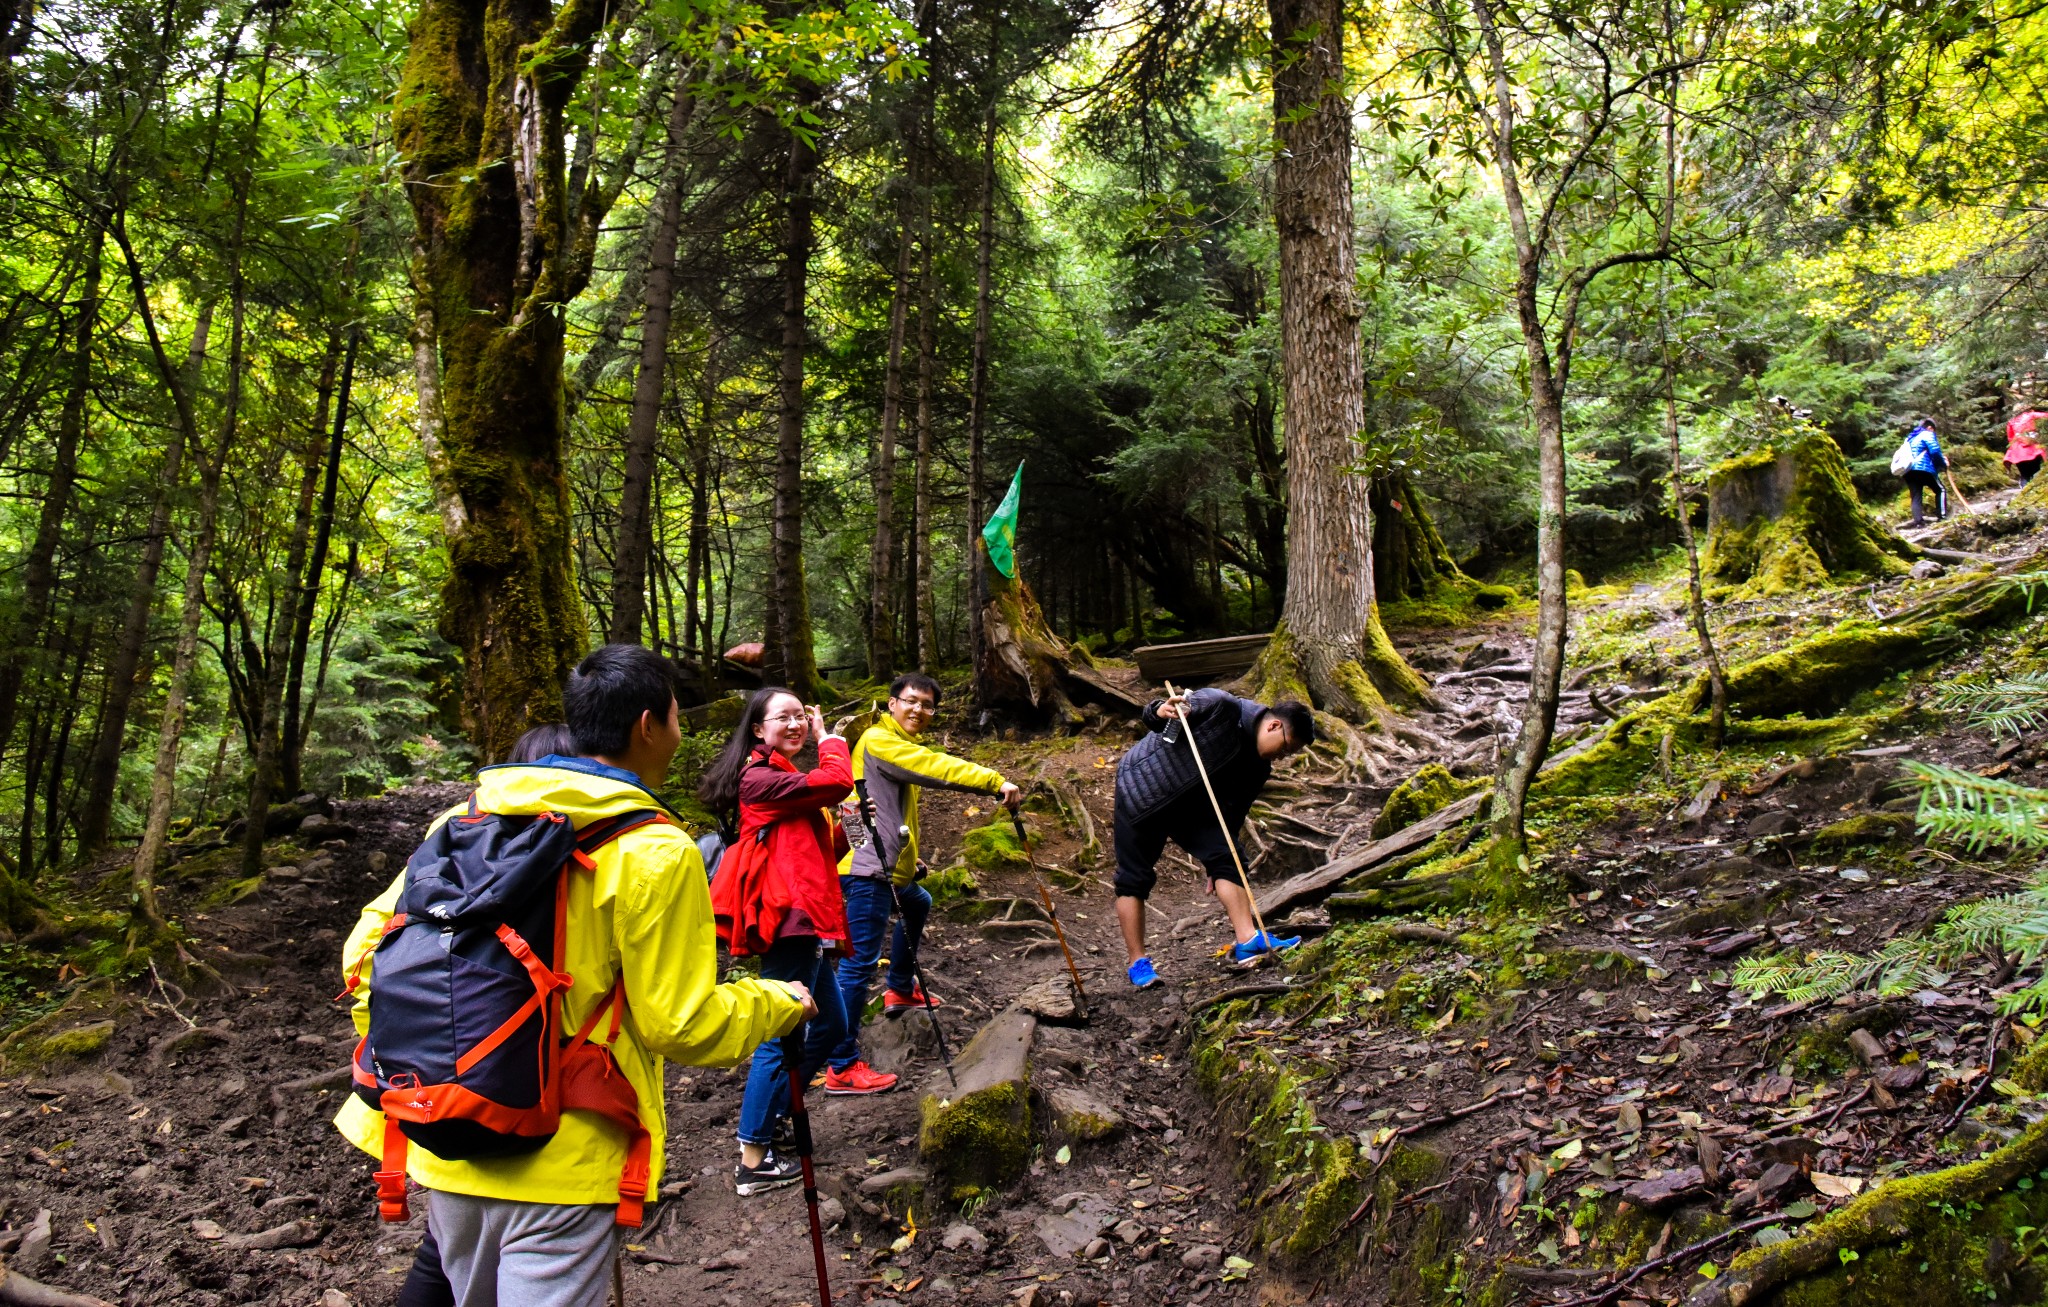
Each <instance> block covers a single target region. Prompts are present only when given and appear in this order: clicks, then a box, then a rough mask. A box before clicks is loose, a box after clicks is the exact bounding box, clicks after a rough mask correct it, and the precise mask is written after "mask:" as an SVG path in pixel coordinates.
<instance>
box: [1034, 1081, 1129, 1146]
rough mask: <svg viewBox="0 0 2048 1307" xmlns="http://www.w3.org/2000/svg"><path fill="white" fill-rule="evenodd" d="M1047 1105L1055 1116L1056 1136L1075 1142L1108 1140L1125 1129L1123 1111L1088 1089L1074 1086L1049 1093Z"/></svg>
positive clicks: (1053, 1123)
mask: <svg viewBox="0 0 2048 1307" xmlns="http://www.w3.org/2000/svg"><path fill="white" fill-rule="evenodd" d="M1045 1106H1046V1109H1047V1110H1048V1111H1049V1112H1050V1113H1051V1114H1052V1129H1053V1133H1054V1134H1055V1135H1056V1136H1058V1137H1059V1138H1061V1139H1066V1140H1069V1141H1071V1142H1073V1143H1077V1144H1087V1143H1094V1142H1095V1141H1096V1140H1098V1139H1108V1138H1110V1137H1111V1136H1113V1135H1116V1134H1118V1133H1121V1132H1122V1130H1123V1128H1124V1118H1123V1114H1122V1113H1121V1112H1118V1111H1117V1110H1116V1109H1115V1108H1114V1107H1111V1106H1110V1105H1109V1104H1108V1103H1105V1102H1103V1101H1102V1100H1101V1099H1099V1098H1097V1097H1095V1095H1093V1094H1091V1093H1089V1092H1088V1091H1087V1090H1085V1089H1076V1088H1074V1087H1073V1086H1071V1085H1060V1086H1058V1087H1057V1088H1054V1089H1049V1090H1047V1091H1046V1094H1045Z"/></svg>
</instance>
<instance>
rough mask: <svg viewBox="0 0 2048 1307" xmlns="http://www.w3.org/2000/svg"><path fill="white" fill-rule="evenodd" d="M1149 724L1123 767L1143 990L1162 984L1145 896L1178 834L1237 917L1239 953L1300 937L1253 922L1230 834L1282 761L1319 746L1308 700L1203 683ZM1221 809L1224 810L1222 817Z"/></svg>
mask: <svg viewBox="0 0 2048 1307" xmlns="http://www.w3.org/2000/svg"><path fill="white" fill-rule="evenodd" d="M1144 722H1145V729H1146V732H1147V733H1146V734H1145V736H1144V737H1143V738H1142V739H1140V740H1139V741H1138V742H1137V743H1136V744H1134V745H1132V746H1131V747H1130V749H1129V750H1128V751H1126V752H1125V754H1124V756H1123V757H1122V758H1120V759H1118V761H1117V765H1116V817H1115V827H1114V829H1115V844H1116V882H1115V889H1116V915H1117V922H1118V924H1119V925H1120V926H1122V927H1123V935H1124V947H1125V949H1126V950H1127V952H1128V954H1129V963H1130V970H1129V973H1128V974H1129V976H1130V980H1131V983H1132V984H1133V985H1135V986H1137V987H1138V988H1139V989H1150V988H1151V987H1152V986H1154V985H1156V984H1158V983H1159V974H1158V972H1157V971H1156V970H1154V968H1153V966H1152V959H1151V958H1150V957H1148V956H1146V953H1145V900H1146V899H1147V898H1149V897H1150V896H1151V893H1152V886H1153V885H1154V884H1156V883H1157V882H1158V879H1159V876H1158V872H1157V871H1156V870H1155V869H1156V868H1157V866H1158V864H1159V859H1160V856H1161V855H1162V854H1164V853H1165V852H1166V841H1168V840H1169V839H1170V840H1172V841H1173V842H1174V843H1175V844H1178V845H1180V846H1181V848H1183V849H1185V850H1187V852H1188V855H1189V856H1190V857H1192V858H1194V859H1195V861H1197V862H1199V863H1201V864H1202V869H1203V871H1204V872H1205V873H1206V874H1207V876H1208V878H1209V890H1210V892H1211V893H1212V894H1214V895H1215V896H1216V897H1217V899H1218V900H1219V901H1220V902H1221V903H1222V904H1223V910H1224V911H1225V912H1226V913H1228V914H1229V915H1230V924H1231V927H1232V929H1233V931H1234V932H1235V934H1236V936H1237V944H1236V946H1235V947H1234V948H1233V949H1232V950H1231V957H1232V960H1234V961H1235V962H1237V963H1238V964H1239V965H1241V966H1248V965H1250V964H1252V963H1254V962H1256V961H1258V960H1259V958H1260V957H1261V956H1263V955H1264V954H1267V953H1275V952H1279V951H1280V950H1282V949H1289V948H1293V947H1294V946H1295V945H1297V944H1299V943H1301V941H1300V940H1299V939H1275V938H1273V937H1272V936H1270V935H1267V934H1265V933H1264V932H1262V931H1260V930H1259V929H1258V928H1257V927H1256V926H1255V925H1254V924H1253V919H1252V912H1251V901H1250V899H1249V898H1247V897H1246V894H1245V889H1244V883H1243V881H1242V880H1241V879H1240V878H1239V874H1238V869H1237V860H1236V859H1235V858H1233V857H1232V856H1231V848H1230V841H1231V840H1233V839H1234V838H1236V834H1237V828H1238V827H1239V826H1241V825H1243V824H1244V819H1245V815H1246V814H1247V813H1249V812H1250V811H1251V806H1252V801H1253V800H1255V799H1257V798H1258V797H1259V791H1260V790H1262V789H1264V788H1265V785H1266V781H1267V778H1269V777H1270V776H1272V774H1273V764H1275V763H1277V762H1279V761H1280V760H1281V759H1283V758H1286V757H1288V756H1289V755H1291V754H1296V753H1299V752H1301V751H1302V750H1303V749H1306V748H1307V747H1308V746H1309V745H1311V744H1314V743H1315V740H1316V725H1315V718H1314V717H1313V716H1311V715H1310V713H1309V710H1308V708H1307V706H1306V705H1304V704H1299V703H1295V702H1292V701H1291V700H1288V701H1282V702H1280V703H1276V704H1274V705H1273V706H1272V707H1270V708H1269V707H1267V706H1266V705H1265V704H1262V703H1254V702H1253V701H1251V700H1250V699H1240V698H1238V697H1237V696H1236V695H1234V694H1229V693H1227V692H1225V691H1223V690H1197V691H1195V692H1194V693H1193V694H1189V695H1178V696H1175V697H1174V698H1171V699H1164V700H1155V701H1154V702H1152V703H1150V704H1147V705H1146V706H1145V714H1144ZM1189 730H1192V731H1193V732H1194V736H1195V741H1196V743H1198V744H1199V745H1201V749H1202V761H1203V762H1204V763H1205V764H1206V765H1207V767H1208V769H1209V782H1210V784H1211V785H1212V786H1214V787H1215V791H1216V803H1215V805H1213V806H1212V805H1211V804H1210V802H1209V796H1208V793H1207V792H1206V791H1205V790H1204V789H1203V786H1202V778H1201V774H1200V773H1199V772H1198V771H1197V770H1196V767H1195V759H1194V754H1193V752H1192V751H1191V750H1190V749H1189V748H1188V742H1187V741H1186V740H1185V739H1183V738H1182V736H1183V734H1184V733H1185V732H1187V731H1189ZM1217 807H1221V808H1222V810H1223V812H1222V820H1221V821H1220V822H1219V821H1218V820H1217V812H1216V809H1217Z"/></svg>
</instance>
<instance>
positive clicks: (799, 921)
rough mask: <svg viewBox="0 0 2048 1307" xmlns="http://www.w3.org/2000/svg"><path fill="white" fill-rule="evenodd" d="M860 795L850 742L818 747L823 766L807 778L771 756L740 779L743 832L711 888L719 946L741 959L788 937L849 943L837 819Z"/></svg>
mask: <svg viewBox="0 0 2048 1307" xmlns="http://www.w3.org/2000/svg"><path fill="white" fill-rule="evenodd" d="M852 792H853V770H852V767H851V765H850V764H849V762H848V751H847V747H846V741H844V740H842V739H840V738H839V737H838V736H836V735H828V736H826V737H825V738H824V739H822V740H820V741H819V742H818V766H817V768H816V769H815V770H813V771H809V772H800V771H798V770H797V769H796V767H795V765H794V764H792V763H791V762H790V761H789V759H787V758H785V757H783V756H782V755H781V754H779V753H777V752H775V751H774V750H772V749H769V748H766V747H761V748H757V749H755V750H754V757H753V759H752V761H750V762H748V764H747V766H746V768H745V769H744V770H743V771H741V772H740V830H739V837H738V838H737V839H736V840H735V841H734V842H733V846H732V848H730V849H729V850H727V851H726V855H725V857H724V859H723V860H722V861H721V862H720V863H719V866H718V876H717V878H716V879H715V880H713V881H712V883H711V910H712V915H713V917H714V918H715V919H716V921H717V923H718V938H719V939H720V941H722V942H723V943H724V944H725V946H726V948H727V949H729V950H730V951H731V953H732V955H733V956H734V957H736V958H743V957H747V956H749V955H752V954H756V953H765V952H767V951H768V947H769V945H771V944H773V943H774V942H775V941H776V940H778V939H780V938H782V937H783V936H785V935H816V936H817V937H818V938H819V939H821V940H826V941H844V940H845V939H846V937H847V936H846V900H845V898H844V897H843V896H842V895H841V894H840V892H839V859H840V856H841V855H842V854H844V853H845V851H846V847H847V846H846V834H845V832H843V831H842V830H840V829H839V823H838V822H837V821H835V820H834V819H833V817H832V810H833V809H834V808H835V807H837V806H838V804H839V801H840V800H841V799H844V798H845V797H846V796H847V795H848V794H851V793H852Z"/></svg>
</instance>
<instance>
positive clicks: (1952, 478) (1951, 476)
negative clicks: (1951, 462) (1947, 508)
mask: <svg viewBox="0 0 2048 1307" xmlns="http://www.w3.org/2000/svg"><path fill="white" fill-rule="evenodd" d="M1948 484H1949V488H1950V489H1951V490H1953V491H1955V492H1956V498H1957V499H1958V500H1961V501H1962V505H1963V511H1964V512H1965V513H1974V512H1976V511H1977V510H1976V509H1974V508H1971V507H1970V501H1969V500H1968V499H1966V498H1964V496H1963V488H1962V486H1960V485H1958V484H1957V483H1956V470H1955V469H1954V468H1953V467H1951V468H1949V469H1948Z"/></svg>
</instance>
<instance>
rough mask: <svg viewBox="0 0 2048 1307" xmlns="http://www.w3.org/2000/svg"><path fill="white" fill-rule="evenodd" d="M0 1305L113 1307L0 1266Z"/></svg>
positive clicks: (103, 1299)
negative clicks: (52, 1286)
mask: <svg viewBox="0 0 2048 1307" xmlns="http://www.w3.org/2000/svg"><path fill="white" fill-rule="evenodd" d="M0 1303H6V1304H8V1307H114V1304H112V1303H110V1302H108V1301H107V1300H106V1299H105V1298H95V1297H93V1296H91V1295H90V1294H83V1293H66V1292H65V1291H64V1290H62V1289H53V1288H51V1287H50V1286H49V1285H47V1284H43V1283H41V1282H39V1281H36V1280H31V1279H29V1278H28V1277H27V1276H26V1275H23V1274H22V1273H21V1272H20V1271H10V1270H8V1269H7V1268H6V1267H5V1266H0Z"/></svg>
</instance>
